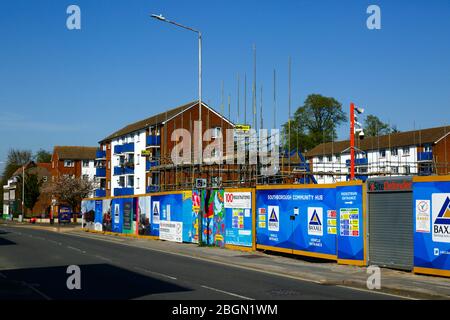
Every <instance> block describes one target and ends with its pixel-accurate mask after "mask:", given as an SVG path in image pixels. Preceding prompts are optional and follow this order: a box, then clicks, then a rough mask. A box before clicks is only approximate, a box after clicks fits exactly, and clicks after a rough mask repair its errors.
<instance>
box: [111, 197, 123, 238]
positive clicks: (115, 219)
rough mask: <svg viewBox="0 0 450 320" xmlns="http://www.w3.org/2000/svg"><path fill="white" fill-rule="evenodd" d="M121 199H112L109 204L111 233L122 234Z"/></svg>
mask: <svg viewBox="0 0 450 320" xmlns="http://www.w3.org/2000/svg"><path fill="white" fill-rule="evenodd" d="M122 211H123V199H121V198H119V199H113V200H112V203H111V220H112V221H111V222H112V231H113V232H118V233H121V232H122V224H123V214H122Z"/></svg>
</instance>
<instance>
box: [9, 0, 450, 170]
mask: <svg viewBox="0 0 450 320" xmlns="http://www.w3.org/2000/svg"><path fill="white" fill-rule="evenodd" d="M70 4H77V5H79V6H80V8H81V15H82V30H80V31H69V30H67V29H66V18H67V14H66V8H67V6H68V5H70ZM370 4H377V5H379V6H380V7H381V10H382V29H381V30H379V31H371V30H368V29H367V28H366V19H367V17H368V15H367V14H366V9H367V7H368V5H370ZM149 13H162V14H164V15H165V16H166V17H168V18H171V19H173V20H177V21H179V22H181V23H185V24H187V25H191V26H193V27H196V28H198V29H200V30H202V32H203V35H204V51H203V54H204V97H205V98H204V100H205V101H206V102H210V103H211V105H212V106H213V107H215V108H216V109H219V105H220V101H221V94H220V87H221V81H222V80H223V81H224V82H225V95H226V96H228V94H230V95H231V101H232V109H233V110H235V108H236V99H237V97H236V91H237V88H236V87H237V83H236V78H237V74H238V73H239V74H240V76H241V85H242V87H241V106H243V77H244V73H247V80H248V83H247V85H248V92H247V97H248V98H247V103H248V104H247V105H248V106H250V105H251V90H250V88H251V82H252V80H253V79H252V69H253V67H252V44H256V47H257V56H258V57H257V65H258V75H257V84H258V101H259V90H260V85H261V84H262V85H263V86H264V88H263V90H264V91H263V92H264V94H263V103H264V110H265V112H264V121H265V123H270V124H272V123H273V120H272V73H273V69H274V68H276V70H277V75H278V85H277V90H278V97H277V98H278V111H277V123H278V124H280V123H281V122H285V121H286V119H287V93H288V90H287V69H288V68H287V66H288V57H289V56H291V57H292V105H293V108H294V107H297V106H298V105H300V104H301V103H302V102H303V101H304V99H305V97H306V96H307V95H308V94H310V93H320V94H323V95H327V96H333V97H335V98H336V99H338V100H339V101H340V102H341V103H342V104H343V105H344V108H345V110H347V109H348V104H349V103H350V101H352V100H353V101H355V102H356V103H357V104H359V105H361V106H364V107H365V108H366V109H367V112H368V113H372V114H375V115H377V116H379V117H380V118H381V119H382V120H385V121H389V122H390V123H391V124H396V125H397V126H398V128H399V129H400V130H410V129H413V127H414V123H415V127H416V128H426V127H432V126H440V125H444V124H449V119H450V58H449V57H450V1H448V0H433V1H417V0H396V1H379V0H372V1H364V0H358V1H357V0H354V1H350V0H341V1H335V0H330V1H322V0H310V1H306V0H295V1H287V0H286V1H275V0H270V1H268V0H267V1H262V0H260V1H257V0H240V1H235V0H227V1H212V0H196V1H184V0H153V1H151V0H147V1H137V0H136V1H125V0H120V1H119V0H116V1H110V0H71V1H63V0H59V1H50V0H40V1H32V0H28V1H23V0H1V2H0V43H1V44H0V46H1V48H0V136H1V140H0V141H1V142H0V161H4V159H5V156H6V153H7V150H8V149H9V148H11V147H15V148H25V149H32V150H33V151H35V150H37V149H39V148H44V149H48V150H50V149H51V148H52V147H53V146H54V145H94V146H95V145H96V144H97V141H99V140H100V139H101V138H103V137H105V136H106V135H108V134H109V133H111V132H112V131H114V130H116V129H118V128H120V127H122V126H123V125H125V124H127V123H130V122H132V121H136V120H140V119H142V118H145V117H147V116H150V115H152V114H155V113H158V112H162V111H163V110H165V109H166V108H170V107H174V106H177V105H179V104H182V103H185V102H187V101H191V100H193V99H196V97H197V42H196V37H195V34H193V33H190V32H188V31H183V30H181V29H177V28H175V27H173V26H171V25H168V24H164V23H161V22H158V21H156V20H153V19H150V18H149V17H148V14H149ZM258 108H259V102H258ZM248 110H250V108H248ZM248 118H250V113H249V116H248ZM232 119H233V120H236V114H235V113H233V114H232ZM241 121H242V116H241ZM347 131H348V126H347V125H343V126H341V127H340V128H339V137H340V138H346V137H347ZM0 166H1V164H0Z"/></svg>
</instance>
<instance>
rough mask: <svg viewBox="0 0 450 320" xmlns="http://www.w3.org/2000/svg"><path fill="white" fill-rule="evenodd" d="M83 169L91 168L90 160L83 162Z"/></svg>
mask: <svg viewBox="0 0 450 320" xmlns="http://www.w3.org/2000/svg"><path fill="white" fill-rule="evenodd" d="M83 168H89V160H83Z"/></svg>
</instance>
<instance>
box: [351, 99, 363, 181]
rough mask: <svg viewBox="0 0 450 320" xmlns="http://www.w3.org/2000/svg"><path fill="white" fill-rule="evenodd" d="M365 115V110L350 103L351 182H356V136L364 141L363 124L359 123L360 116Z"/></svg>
mask: <svg viewBox="0 0 450 320" xmlns="http://www.w3.org/2000/svg"><path fill="white" fill-rule="evenodd" d="M362 113H364V109H363V108H360V107H356V106H355V104H354V103H353V102H352V103H350V180H355V135H358V136H359V138H360V139H364V130H363V127H362V124H361V123H359V122H358V114H362Z"/></svg>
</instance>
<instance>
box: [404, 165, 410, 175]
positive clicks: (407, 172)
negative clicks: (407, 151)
mask: <svg viewBox="0 0 450 320" xmlns="http://www.w3.org/2000/svg"><path fill="white" fill-rule="evenodd" d="M403 168H404V171H405V174H410V172H411V168H410V167H409V166H404V167H403Z"/></svg>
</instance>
